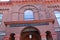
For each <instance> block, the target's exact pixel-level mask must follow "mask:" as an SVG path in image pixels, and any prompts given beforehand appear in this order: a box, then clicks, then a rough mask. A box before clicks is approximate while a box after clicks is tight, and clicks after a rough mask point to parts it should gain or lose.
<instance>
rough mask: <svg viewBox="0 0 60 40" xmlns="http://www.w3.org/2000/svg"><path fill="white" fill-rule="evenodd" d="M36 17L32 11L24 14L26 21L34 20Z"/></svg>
mask: <svg viewBox="0 0 60 40" xmlns="http://www.w3.org/2000/svg"><path fill="white" fill-rule="evenodd" d="M33 19H34V16H33V11H32V10H26V11H25V12H24V20H33Z"/></svg>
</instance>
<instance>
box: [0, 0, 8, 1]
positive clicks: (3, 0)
mask: <svg viewBox="0 0 60 40" xmlns="http://www.w3.org/2000/svg"><path fill="white" fill-rule="evenodd" d="M0 1H9V0H0Z"/></svg>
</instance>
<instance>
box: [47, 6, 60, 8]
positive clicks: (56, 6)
mask: <svg viewBox="0 0 60 40" xmlns="http://www.w3.org/2000/svg"><path fill="white" fill-rule="evenodd" d="M47 7H48V8H60V5H49V6H47Z"/></svg>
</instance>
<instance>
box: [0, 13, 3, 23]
mask: <svg viewBox="0 0 60 40" xmlns="http://www.w3.org/2000/svg"><path fill="white" fill-rule="evenodd" d="M2 17H3V14H0V24H1V22H2Z"/></svg>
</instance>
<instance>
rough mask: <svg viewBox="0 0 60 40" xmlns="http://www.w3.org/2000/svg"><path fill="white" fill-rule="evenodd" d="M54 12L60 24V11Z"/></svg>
mask: <svg viewBox="0 0 60 40" xmlns="http://www.w3.org/2000/svg"><path fill="white" fill-rule="evenodd" d="M54 13H55V16H56V18H57V21H58V23H59V25H60V12H59V11H54Z"/></svg>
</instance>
